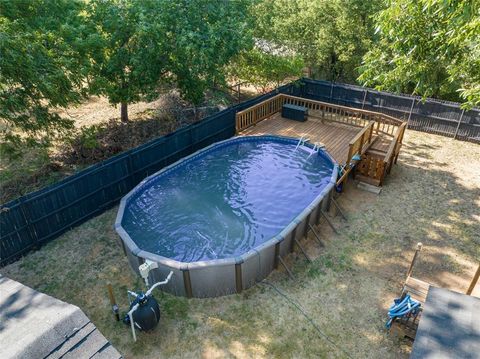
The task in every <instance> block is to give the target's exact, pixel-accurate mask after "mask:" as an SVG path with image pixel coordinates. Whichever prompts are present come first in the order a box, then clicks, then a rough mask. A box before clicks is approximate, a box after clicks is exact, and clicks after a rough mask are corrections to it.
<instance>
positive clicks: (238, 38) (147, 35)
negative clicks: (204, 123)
mask: <svg viewBox="0 0 480 359" xmlns="http://www.w3.org/2000/svg"><path fill="white" fill-rule="evenodd" d="M90 5H91V6H90V11H89V12H90V14H91V15H90V18H91V20H92V22H93V23H95V24H96V26H97V29H98V32H99V35H100V38H101V41H102V44H103V48H102V51H100V52H99V53H95V54H93V53H92V59H93V63H94V66H93V69H94V71H93V76H92V85H91V88H92V90H93V92H94V93H97V94H104V95H106V96H107V97H108V98H109V100H110V102H111V103H112V104H121V118H122V120H123V121H127V120H128V111H127V106H128V104H129V103H133V102H136V101H139V100H142V99H152V98H154V97H156V96H157V95H158V87H159V85H160V84H161V83H165V82H169V83H173V84H174V85H175V86H177V87H178V88H179V90H180V92H181V94H182V95H183V96H184V97H185V98H186V99H187V100H189V101H191V102H193V103H198V102H199V101H201V99H202V98H203V94H204V92H205V89H206V88H208V86H209V85H210V84H212V83H213V82H214V80H215V79H217V81H218V80H219V79H222V76H223V69H224V66H225V65H226V64H227V63H228V62H229V60H230V59H231V58H232V57H233V56H234V55H235V54H237V53H238V52H239V51H240V50H241V49H242V48H243V47H244V46H246V45H247V43H248V39H249V35H248V29H247V28H246V27H245V26H244V22H245V15H244V13H245V12H244V11H243V10H244V9H245V8H246V5H247V2H245V1H235V2H230V1H224V2H211V1H207V0H188V1H187V0H183V1H170V0H157V1H153V0H152V1H142V0H130V1H124V0H94V1H92V2H91V4H90Z"/></svg>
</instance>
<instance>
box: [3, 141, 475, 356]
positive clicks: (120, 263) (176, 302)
mask: <svg viewBox="0 0 480 359" xmlns="http://www.w3.org/2000/svg"><path fill="white" fill-rule="evenodd" d="M339 201H340V203H341V205H342V206H343V207H344V208H345V210H346V212H347V214H348V217H349V221H348V222H344V221H342V220H341V219H340V218H339V217H336V218H335V219H334V223H335V225H336V226H337V228H338V229H339V232H340V234H338V235H335V234H334V233H333V232H332V231H331V230H330V229H329V228H328V226H327V225H326V224H325V223H321V224H320V226H319V231H320V232H321V235H322V237H323V239H324V241H325V243H326V246H325V248H323V249H320V248H319V247H318V246H317V244H316V243H315V241H313V239H312V238H310V239H309V240H306V241H305V244H306V246H307V251H308V253H309V254H310V256H311V257H312V258H314V261H313V263H307V262H306V261H305V260H304V258H303V257H302V255H301V254H300V253H294V254H293V255H291V256H290V257H289V258H288V262H289V263H290V265H291V266H292V267H293V271H294V273H295V276H296V280H295V281H291V280H288V279H287V277H286V275H285V273H284V272H282V271H275V272H273V273H272V274H271V275H270V276H269V277H268V279H267V281H268V282H269V283H271V284H273V285H274V286H275V287H277V288H278V289H280V290H281V291H282V293H285V294H286V295H287V296H288V297H289V298H290V299H291V300H293V301H294V302H295V303H297V305H300V306H301V307H302V309H303V310H304V311H305V313H306V314H307V316H308V318H310V320H311V321H313V323H314V324H315V326H317V327H318V328H319V329H320V330H321V332H322V333H319V332H318V331H317V330H316V329H315V328H314V326H313V325H312V323H311V322H310V321H309V320H308V319H307V318H306V317H305V316H304V315H303V314H302V313H301V312H300V311H299V310H298V308H296V307H295V306H294V305H293V304H292V303H291V302H289V301H288V300H286V299H285V298H284V297H283V296H281V295H279V294H278V292H277V291H276V290H275V289H274V288H273V287H271V286H270V285H268V284H266V283H263V284H259V285H257V286H255V287H253V288H251V289H249V290H247V291H244V292H243V293H242V294H240V295H231V296H226V297H221V298H213V299H185V298H177V297H174V296H171V295H169V294H165V293H161V292H160V291H158V292H157V293H156V294H155V296H156V298H157V299H158V300H159V302H160V304H161V308H162V319H161V323H160V326H159V327H158V328H157V329H156V330H155V331H154V332H153V333H151V334H145V333H142V334H140V335H139V341H138V342H137V343H133V342H132V339H131V335H130V332H129V329H128V328H127V327H125V326H123V325H122V324H119V323H116V322H115V321H114V320H113V316H112V315H111V312H110V308H109V302H108V297H107V293H106V290H105V285H106V283H112V284H113V285H114V288H115V294H116V297H117V300H118V301H119V302H120V303H119V304H120V306H121V308H122V309H123V311H125V310H126V309H127V302H126V290H127V288H128V289H140V288H142V282H141V280H140V279H139V278H137V277H136V276H135V275H134V274H133V273H132V271H131V270H130V268H129V265H128V263H127V260H126V258H125V257H124V256H123V253H122V250H121V248H120V246H119V244H118V241H117V235H116V234H115V232H114V230H113V229H112V225H113V222H114V217H115V214H116V209H113V210H110V211H108V212H106V213H104V214H102V215H101V216H98V217H97V218H95V219H92V220H90V221H89V222H87V223H85V224H83V225H82V226H80V227H78V228H75V229H74V230H72V231H70V232H69V233H67V234H65V235H63V236H62V237H61V238H58V239H56V240H55V241H53V242H51V243H50V244H48V245H46V246H45V247H44V248H42V249H41V250H39V251H37V252H35V253H31V254H30V255H28V256H26V257H25V258H23V259H22V260H20V261H18V262H16V263H14V264H12V265H10V266H8V267H6V268H3V269H2V270H1V272H2V274H5V275H7V276H9V277H11V278H13V279H15V280H18V281H20V282H22V283H24V284H26V285H29V286H31V287H33V288H36V289H38V290H40V291H42V292H45V293H47V294H50V295H53V296H55V297H57V298H60V299H63V300H65V301H67V302H70V303H73V304H76V305H78V306H79V307H81V308H82V309H83V310H84V311H85V312H86V314H87V315H88V316H89V317H90V318H91V319H92V321H93V322H94V323H95V324H96V325H97V326H98V327H99V329H100V330H101V331H102V332H103V333H104V334H105V336H106V337H107V338H108V339H110V340H111V341H112V343H113V344H114V345H115V346H116V347H117V348H118V349H119V350H120V351H121V352H122V353H124V354H125V356H126V357H127V358H158V357H165V358H198V357H203V358H224V357H232V358H233V357H235V358H251V357H259V358H263V357H281V358H300V357H301V358H305V357H312V358H313V357H315V358H344V357H347V354H345V353H344V352H343V351H345V352H347V353H349V355H350V356H351V357H354V358H387V357H388V358H406V357H408V354H409V351H410V349H411V348H410V344H409V343H408V342H406V341H400V340H397V339H395V338H391V337H389V336H388V335H387V334H386V332H385V328H384V323H385V321H386V310H387V308H388V306H389V305H390V303H391V301H392V299H393V298H394V297H395V296H397V295H398V294H399V291H400V289H401V285H402V281H403V280H404V277H405V273H406V270H407V267H408V264H409V261H410V258H411V256H412V254H413V250H414V247H415V244H416V243H417V242H418V241H422V242H423V243H424V245H425V250H424V252H423V253H422V255H421V258H420V261H419V262H418V265H417V267H416V268H415V272H414V273H415V276H417V277H419V278H421V279H423V280H427V281H431V282H432V283H435V284H437V285H439V286H444V287H449V288H452V289H454V290H459V291H464V290H465V289H466V287H467V286H468V283H469V280H470V278H471V277H472V276H473V273H474V271H475V269H476V265H477V263H478V259H479V258H480V239H479V237H478V233H480V218H479V215H478V213H480V146H478V145H475V144H470V143H465V142H459V141H453V140H451V139H448V138H444V137H438V136H434V135H428V134H423V133H417V132H407V135H406V139H405V146H404V149H403V151H402V153H401V156H400V159H399V164H398V166H397V167H395V168H394V169H393V171H392V174H391V175H390V177H389V178H388V180H387V183H386V185H385V187H384V189H383V191H382V193H381V194H380V195H379V196H376V195H373V194H370V193H367V192H362V191H359V190H357V189H355V188H354V187H353V186H350V187H349V188H348V190H347V192H346V193H345V194H344V195H342V196H341V197H340V199H339ZM476 293H477V294H478V293H479V290H478V288H477V290H476ZM325 335H326V336H327V337H328V338H329V340H331V341H333V342H334V343H336V345H337V346H338V347H340V348H341V349H337V348H335V346H334V345H332V344H331V342H329V340H327V339H326V337H325ZM342 350H343V351H342Z"/></svg>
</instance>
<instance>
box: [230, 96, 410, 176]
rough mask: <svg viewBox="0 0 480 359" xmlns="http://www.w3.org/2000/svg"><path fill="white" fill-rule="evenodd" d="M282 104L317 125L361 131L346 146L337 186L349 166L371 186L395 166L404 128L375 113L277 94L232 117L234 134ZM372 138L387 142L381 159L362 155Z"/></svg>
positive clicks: (377, 156) (399, 121) (262, 118)
mask: <svg viewBox="0 0 480 359" xmlns="http://www.w3.org/2000/svg"><path fill="white" fill-rule="evenodd" d="M284 104H292V105H297V106H303V107H305V108H307V109H308V110H309V112H308V116H309V117H313V118H318V119H320V120H321V121H330V122H337V123H340V124H344V125H349V126H356V127H360V128H362V129H361V130H360V131H359V132H358V133H357V135H356V136H355V137H354V138H353V139H352V141H350V143H349V149H348V156H347V160H346V162H345V163H344V164H341V165H343V167H342V168H343V170H342V172H341V176H340V178H339V179H338V181H337V184H341V183H342V182H344V181H345V180H346V179H347V177H348V174H349V173H350V171H351V170H352V168H353V166H351V165H352V164H358V163H359V162H360V163H359V167H360V173H364V174H365V175H367V176H368V177H370V178H371V179H372V182H374V183H376V184H377V185H378V184H380V185H381V183H382V182H383V179H384V177H385V174H386V173H388V172H390V169H391V167H392V164H393V163H394V162H396V159H397V157H398V153H399V151H400V147H401V143H402V140H403V134H404V132H405V128H406V125H407V123H406V122H403V121H401V120H399V119H396V118H394V117H392V116H389V115H385V114H383V113H379V112H373V111H367V110H362V109H357V108H352V107H346V106H340V105H334V104H331V103H326V102H321V101H315V100H309V99H306V98H301V97H296V96H291V95H286V94H278V95H276V96H274V97H272V98H270V99H268V100H266V101H263V102H260V103H259V104H257V105H255V106H252V107H250V108H247V109H245V110H243V111H240V112H238V113H237V115H236V131H237V133H238V132H240V131H243V130H245V129H247V128H249V127H250V126H254V125H256V124H257V123H258V122H260V121H262V120H264V119H266V118H268V117H270V116H272V115H273V114H275V113H277V112H280V111H281V110H282V106H283V105H284ZM374 136H376V137H378V136H386V137H389V138H391V144H390V146H389V148H388V150H387V153H386V155H385V157H383V156H382V155H379V154H369V153H366V152H367V150H368V148H369V147H370V146H371V145H372V143H373V142H374V140H375V138H374ZM355 155H359V156H360V157H361V160H355V159H353V158H354V156H355Z"/></svg>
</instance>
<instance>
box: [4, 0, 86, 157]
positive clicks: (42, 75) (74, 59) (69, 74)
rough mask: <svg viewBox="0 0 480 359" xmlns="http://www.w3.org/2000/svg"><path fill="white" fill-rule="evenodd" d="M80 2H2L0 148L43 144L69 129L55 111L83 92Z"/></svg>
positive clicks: (83, 33)
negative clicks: (0, 146)
mask: <svg viewBox="0 0 480 359" xmlns="http://www.w3.org/2000/svg"><path fill="white" fill-rule="evenodd" d="M82 11H83V2H81V1H69V0H32V1H6V0H5V1H0V119H1V120H2V125H1V133H2V137H3V138H2V145H3V146H2V147H3V149H4V150H10V151H14V150H16V149H18V148H19V147H20V146H24V145H29V146H39V145H41V146H47V145H48V144H49V143H50V142H51V140H52V139H53V138H55V137H56V136H58V135H59V134H61V133H63V132H65V131H68V130H69V129H70V128H72V126H73V124H72V121H70V120H66V119H63V118H61V117H60V116H59V115H58V114H56V113H55V112H54V111H52V110H54V109H58V108H66V107H68V106H69V105H70V104H72V103H79V102H80V101H81V99H82V98H84V96H85V95H86V93H87V91H86V87H85V83H84V81H83V80H84V78H85V75H86V73H87V72H88V69H89V60H88V56H87V48H88V47H89V46H90V40H89V36H88V34H89V31H87V29H86V27H85V26H84V25H83V22H84V16H83V12H82Z"/></svg>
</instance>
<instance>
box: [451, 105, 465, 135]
mask: <svg viewBox="0 0 480 359" xmlns="http://www.w3.org/2000/svg"><path fill="white" fill-rule="evenodd" d="M464 113H465V109H463V110H462V113H461V114H460V118H459V119H458V125H457V129H456V130H455V135H453V139H454V140H456V139H457V134H458V130H459V129H460V124H461V123H462V118H463V114H464Z"/></svg>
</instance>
